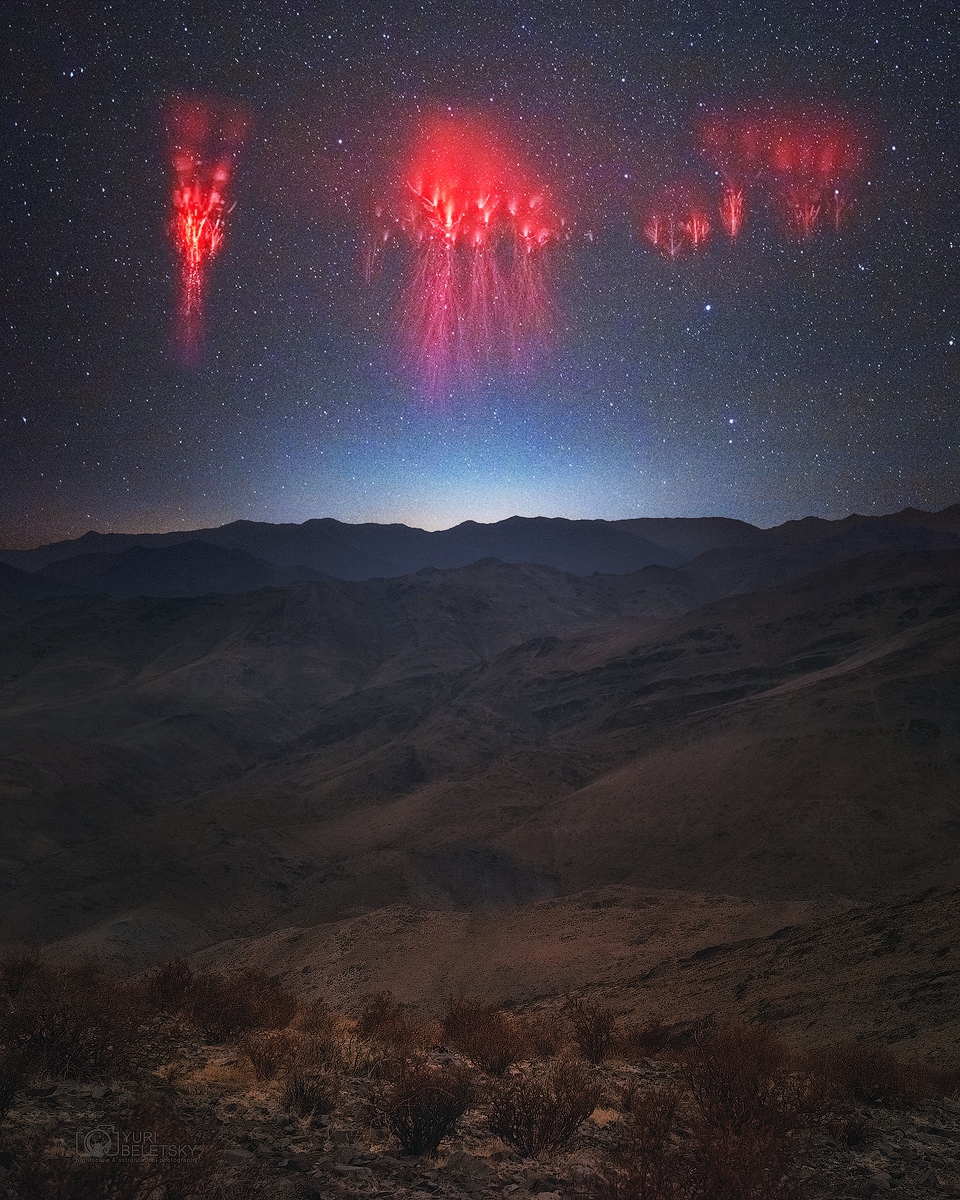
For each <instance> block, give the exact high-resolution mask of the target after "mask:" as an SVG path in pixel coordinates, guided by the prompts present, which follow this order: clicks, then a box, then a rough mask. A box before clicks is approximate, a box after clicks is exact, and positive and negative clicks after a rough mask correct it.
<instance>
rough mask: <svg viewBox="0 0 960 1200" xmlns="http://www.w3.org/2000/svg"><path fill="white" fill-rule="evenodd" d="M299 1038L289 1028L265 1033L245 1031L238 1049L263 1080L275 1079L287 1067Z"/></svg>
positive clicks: (238, 1043)
mask: <svg viewBox="0 0 960 1200" xmlns="http://www.w3.org/2000/svg"><path fill="white" fill-rule="evenodd" d="M298 1041H299V1038H298V1037H297V1036H296V1035H295V1034H293V1033H291V1032H290V1031H289V1030H287V1029H270V1030H267V1031H266V1032H265V1033H244V1034H241V1035H240V1037H239V1038H238V1039H237V1049H238V1050H239V1051H240V1053H241V1054H242V1055H243V1057H244V1058H246V1059H247V1061H248V1062H249V1063H250V1065H251V1066H252V1067H253V1073H254V1075H256V1077H257V1079H259V1080H260V1081H261V1082H263V1081H266V1080H268V1079H274V1078H275V1077H276V1076H277V1075H278V1074H279V1073H280V1071H281V1070H283V1068H284V1067H286V1066H287V1065H288V1064H289V1063H290V1061H291V1059H292V1057H293V1055H294V1053H295V1051H296V1047H297V1043H298Z"/></svg>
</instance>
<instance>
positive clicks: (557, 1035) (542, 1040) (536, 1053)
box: [520, 1009, 570, 1058]
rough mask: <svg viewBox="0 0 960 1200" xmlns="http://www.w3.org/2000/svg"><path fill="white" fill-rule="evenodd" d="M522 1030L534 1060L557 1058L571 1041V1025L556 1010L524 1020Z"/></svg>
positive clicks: (521, 1024)
mask: <svg viewBox="0 0 960 1200" xmlns="http://www.w3.org/2000/svg"><path fill="white" fill-rule="evenodd" d="M520 1028H521V1029H522V1031H523V1037H524V1040H525V1041H526V1043H527V1049H528V1051H529V1053H530V1054H531V1055H532V1056H533V1057H534V1058H556V1056H557V1055H558V1054H560V1053H561V1051H562V1050H563V1049H564V1047H565V1046H567V1044H568V1043H569V1041H570V1024H569V1022H568V1021H567V1020H566V1018H565V1017H564V1016H563V1014H562V1013H559V1012H557V1011H556V1010H555V1009H549V1010H547V1011H545V1012H539V1013H533V1014H531V1015H530V1016H527V1017H524V1018H522V1019H521V1020H520Z"/></svg>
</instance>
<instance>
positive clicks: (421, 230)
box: [365, 116, 566, 396]
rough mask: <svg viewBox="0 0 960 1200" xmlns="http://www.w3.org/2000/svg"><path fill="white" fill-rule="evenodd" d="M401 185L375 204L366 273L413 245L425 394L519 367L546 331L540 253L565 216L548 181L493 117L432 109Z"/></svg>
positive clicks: (408, 325)
mask: <svg viewBox="0 0 960 1200" xmlns="http://www.w3.org/2000/svg"><path fill="white" fill-rule="evenodd" d="M399 174H400V178H399V179H398V181H397V186H396V188H395V190H394V193H393V194H392V195H391V196H390V197H388V198H387V199H385V200H382V201H380V202H379V203H378V204H377V206H376V208H375V226H374V230H373V234H372V236H371V238H370V239H369V241H368V244H367V248H366V264H365V268H366V273H367V275H368V277H369V276H370V275H371V274H372V272H373V270H374V269H375V267H376V263H377V260H378V258H379V255H380V254H381V252H382V251H383V250H384V248H385V247H386V246H387V245H389V244H390V242H391V241H393V240H397V241H399V242H400V243H401V244H403V245H404V246H405V247H406V248H407V249H408V250H410V251H411V252H412V253H411V254H410V255H409V256H408V263H407V274H406V280H405V284H404V288H403V294H402V301H401V303H402V310H403V311H402V315H401V321H400V325H401V329H402V333H403V340H404V345H405V351H406V355H405V356H406V358H407V360H408V362H409V363H410V365H411V366H412V367H414V368H415V370H416V372H417V374H418V375H419V376H420V378H421V382H422V383H423V384H424V385H425V387H426V390H427V392H428V393H429V394H432V395H434V396H439V394H440V393H441V392H442V391H443V389H444V388H446V387H447V386H448V385H449V384H450V383H451V382H452V381H453V380H454V379H456V378H458V377H463V376H465V375H469V374H471V373H472V372H473V371H475V370H476V369H477V368H479V367H483V366H494V365H497V364H504V365H508V366H516V365H518V364H519V363H521V362H522V361H523V360H524V359H525V358H527V357H529V356H530V355H531V354H532V352H533V351H534V349H535V348H536V346H537V344H538V343H540V342H541V341H542V339H543V337H544V336H545V334H546V333H547V331H548V326H549V319H550V312H551V309H552V300H551V295H550V288H549V284H548V281H547V277H546V273H545V260H544V254H545V252H546V251H547V250H548V248H549V247H550V246H552V245H553V244H554V243H555V242H556V241H558V239H560V238H561V237H563V236H564V235H565V232H566V223H565V221H564V220H563V218H562V217H561V216H560V215H559V213H558V211H557V209H556V206H555V203H554V201H553V199H552V197H551V194H550V192H549V189H548V188H547V187H546V186H544V184H543V183H542V181H541V180H539V179H538V178H537V177H536V176H535V174H534V173H533V172H532V171H530V170H529V168H528V167H526V166H525V165H524V164H522V163H521V161H520V156H519V155H518V154H517V151H516V148H515V147H514V146H513V145H512V144H511V143H510V142H509V139H507V138H505V137H504V135H503V134H502V132H501V131H499V130H497V129H495V128H494V127H493V126H492V125H491V124H490V123H489V122H485V121H480V120H478V119H476V118H472V117H463V116H458V117H454V116H449V117H444V118H437V119H435V120H434V121H432V122H429V123H427V125H426V126H425V127H424V128H423V129H422V130H421V132H420V136H419V137H418V138H417V139H416V141H415V142H414V144H413V146H412V148H411V150H410V153H409V157H408V160H407V161H406V163H405V164H404V165H403V167H402V168H401V171H400V173H399Z"/></svg>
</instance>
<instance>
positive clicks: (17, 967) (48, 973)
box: [0, 950, 54, 1001]
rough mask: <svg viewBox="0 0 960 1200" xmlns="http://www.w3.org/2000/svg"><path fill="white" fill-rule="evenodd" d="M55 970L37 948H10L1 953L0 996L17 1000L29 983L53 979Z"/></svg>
mask: <svg viewBox="0 0 960 1200" xmlns="http://www.w3.org/2000/svg"><path fill="white" fill-rule="evenodd" d="M53 977H54V971H53V969H52V968H51V967H48V966H47V965H46V963H44V962H43V961H42V960H41V958H40V955H39V953H38V952H37V951H36V950H26V951H24V950H9V951H7V953H6V954H3V955H0V996H3V997H4V998H5V999H7V1000H12V1001H15V1000H16V999H17V997H18V996H19V995H20V993H21V992H22V991H23V989H24V988H25V987H27V986H28V985H29V984H33V983H37V982H39V980H41V979H45V980H47V981H50V980H52V979H53Z"/></svg>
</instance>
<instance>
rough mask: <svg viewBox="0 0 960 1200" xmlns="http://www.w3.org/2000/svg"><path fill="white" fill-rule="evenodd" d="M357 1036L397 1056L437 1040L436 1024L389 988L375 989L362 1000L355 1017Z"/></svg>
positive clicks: (418, 1051) (416, 1051)
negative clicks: (381, 990) (377, 990)
mask: <svg viewBox="0 0 960 1200" xmlns="http://www.w3.org/2000/svg"><path fill="white" fill-rule="evenodd" d="M355 1032H356V1035H357V1037H358V1038H359V1039H360V1040H361V1041H363V1042H367V1043H375V1044H377V1045H378V1046H380V1047H382V1048H383V1049H384V1050H385V1051H387V1052H388V1054H390V1055H392V1056H394V1057H397V1058H409V1057H416V1056H418V1055H420V1054H422V1053H423V1052H424V1051H425V1050H427V1049H428V1047H429V1046H430V1045H431V1044H432V1043H433V1042H434V1041H435V1040H436V1034H437V1032H438V1031H437V1028H436V1025H435V1023H434V1022H433V1021H429V1020H427V1019H426V1018H425V1017H423V1016H421V1015H420V1013H418V1012H416V1011H415V1010H414V1009H412V1008H411V1007H410V1006H409V1005H408V1004H401V1003H400V1001H399V1000H396V999H395V998H394V996H393V993H392V992H387V991H383V992H375V993H374V994H373V995H371V996H368V997H367V998H366V1000H365V1001H364V1003H363V1006H362V1008H361V1009H360V1012H359V1013H358V1015H357V1021H356V1030H355Z"/></svg>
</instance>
